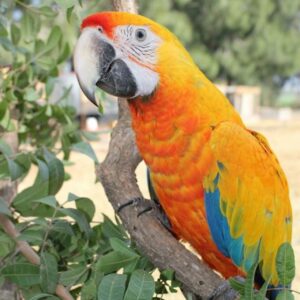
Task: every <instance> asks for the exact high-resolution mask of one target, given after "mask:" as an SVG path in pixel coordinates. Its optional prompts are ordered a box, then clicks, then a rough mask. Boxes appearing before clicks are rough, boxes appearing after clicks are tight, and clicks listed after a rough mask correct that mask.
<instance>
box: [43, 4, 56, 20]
mask: <svg viewBox="0 0 300 300" xmlns="http://www.w3.org/2000/svg"><path fill="white" fill-rule="evenodd" d="M39 11H40V14H41V15H43V16H45V17H49V18H53V17H55V16H56V15H57V12H55V11H54V10H53V9H52V8H51V7H50V6H42V7H40V8H39Z"/></svg>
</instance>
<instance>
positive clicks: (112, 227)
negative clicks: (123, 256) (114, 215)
mask: <svg viewBox="0 0 300 300" xmlns="http://www.w3.org/2000/svg"><path fill="white" fill-rule="evenodd" d="M102 231H103V234H104V235H105V236H106V237H107V238H113V237H116V238H119V239H121V240H123V239H124V236H123V232H122V230H121V229H120V227H119V226H117V225H116V224H114V223H113V222H112V221H111V220H110V219H109V218H108V217H107V216H105V215H104V221H103V224H102Z"/></svg>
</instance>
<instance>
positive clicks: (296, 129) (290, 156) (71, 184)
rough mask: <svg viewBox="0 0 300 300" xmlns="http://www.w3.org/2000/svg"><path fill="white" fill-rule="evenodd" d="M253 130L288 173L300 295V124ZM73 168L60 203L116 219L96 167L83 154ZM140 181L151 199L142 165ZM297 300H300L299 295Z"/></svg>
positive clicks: (102, 149)
mask: <svg viewBox="0 0 300 300" xmlns="http://www.w3.org/2000/svg"><path fill="white" fill-rule="evenodd" d="M250 127H251V128H252V129H254V130H257V131H259V132H261V133H263V134H264V135H265V136H266V137H267V139H268V140H269V142H270V145H271V147H272V148H273V150H274V151H275V153H276V154H277V156H278V158H279V161H280V162H281V164H282V167H283V169H284V170H285V172H286V175H287V178H288V181H289V185H290V195H291V201H292V205H293V211H294V227H293V246H294V250H295V254H296V266H298V268H297V275H296V279H295V281H294V284H293V288H294V289H295V290H298V291H300V201H299V200H300V121H299V122H298V121H297V122H296V121H294V122H287V123H278V122H274V121H263V122H259V123H256V124H255V125H251V126H250ZM108 142H109V134H108V133H104V134H101V140H100V141H99V142H95V143H93V145H92V146H93V148H94V150H95V152H96V153H97V156H98V158H99V160H100V161H101V160H103V158H104V157H105V154H106V151H107V147H108ZM71 158H72V161H74V162H75V164H74V165H73V166H70V167H67V172H68V173H70V174H71V175H72V179H71V180H69V181H67V182H66V183H65V184H64V186H63V189H62V190H61V191H60V192H59V194H58V199H59V201H64V200H65V199H66V197H67V195H68V193H69V192H72V193H74V194H76V195H79V196H85V197H89V198H91V199H92V200H93V201H94V202H95V205H96V207H97V213H96V216H95V220H97V221H98V220H101V218H102V214H103V213H104V214H106V215H108V216H113V210H112V207H111V206H110V204H109V203H108V201H107V198H106V196H105V193H104V191H103V188H102V186H101V185H100V184H99V183H97V184H95V173H94V165H93V163H92V162H91V160H90V159H89V158H86V157H85V156H84V155H82V154H77V153H74V154H72V157H71ZM30 177H31V178H29V179H28V180H26V181H25V182H24V183H23V184H22V186H21V188H24V187H25V186H28V184H30V182H31V181H32V180H33V178H34V172H32V176H30ZM137 177H138V181H139V185H140V188H141V190H142V192H143V193H144V195H145V196H146V197H147V194H148V192H147V187H146V181H145V166H144V165H143V164H141V165H140V166H139V167H138V169H137ZM166 299H168V300H182V299H184V298H183V296H182V295H170V296H168V297H166ZM295 299H300V296H299V295H295Z"/></svg>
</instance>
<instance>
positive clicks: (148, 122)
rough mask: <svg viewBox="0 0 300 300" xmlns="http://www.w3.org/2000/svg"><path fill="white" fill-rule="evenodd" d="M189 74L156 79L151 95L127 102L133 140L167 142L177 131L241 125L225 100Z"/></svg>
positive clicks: (203, 79)
mask: <svg viewBox="0 0 300 300" xmlns="http://www.w3.org/2000/svg"><path fill="white" fill-rule="evenodd" d="M194 71H195V70H194ZM175 74H176V73H175ZM189 74H193V75H192V76H189ZM189 74H183V75H184V76H182V75H181V76H177V74H176V77H175V76H174V75H173V76H174V77H173V76H166V77H165V78H160V84H159V86H158V88H157V89H156V90H155V91H154V93H153V94H152V95H150V96H149V97H147V98H145V97H138V98H136V99H132V100H129V101H128V102H129V107H130V111H131V116H132V125H133V129H134V130H135V132H136V136H137V137H138V136H139V135H147V134H150V135H151V139H153V138H155V136H157V138H158V139H161V138H162V139H168V138H171V137H172V136H173V134H174V132H175V131H176V130H177V129H180V131H181V132H182V134H189V135H190V134H193V133H195V132H198V131H201V130H203V129H205V128H208V127H211V126H215V125H217V124H218V123H220V122H222V121H233V122H236V123H238V124H241V125H242V121H241V119H240V117H239V116H238V114H237V113H236V111H235V110H234V108H233V107H232V105H231V104H230V102H229V100H228V99H227V98H226V97H225V96H224V95H223V94H222V93H221V92H220V91H219V90H218V89H217V88H216V87H215V86H214V84H213V83H211V82H210V81H209V80H208V79H207V78H206V77H205V75H204V74H203V73H202V72H201V71H199V70H198V69H197V70H196V72H193V73H189Z"/></svg>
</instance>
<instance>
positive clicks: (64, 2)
mask: <svg viewBox="0 0 300 300" xmlns="http://www.w3.org/2000/svg"><path fill="white" fill-rule="evenodd" d="M55 2H56V3H57V4H59V5H60V6H61V7H62V8H69V7H71V6H73V5H74V0H55Z"/></svg>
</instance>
